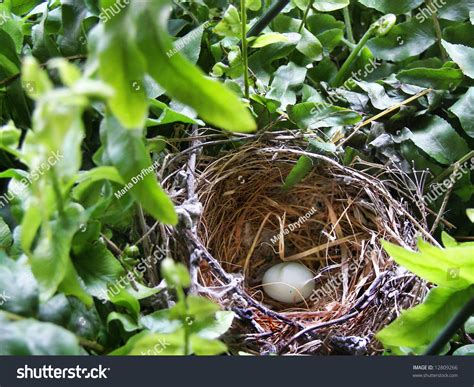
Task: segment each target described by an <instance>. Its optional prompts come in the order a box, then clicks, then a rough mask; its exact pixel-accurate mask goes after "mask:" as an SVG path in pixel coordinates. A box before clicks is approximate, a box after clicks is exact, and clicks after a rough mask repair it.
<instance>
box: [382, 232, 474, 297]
mask: <svg viewBox="0 0 474 387" xmlns="http://www.w3.org/2000/svg"><path fill="white" fill-rule="evenodd" d="M382 244H383V247H384V248H385V250H386V251H387V253H388V254H389V255H390V256H391V257H392V258H393V259H394V260H395V262H397V263H398V264H399V265H401V266H403V267H406V268H407V269H408V270H410V271H411V272H413V273H415V274H417V275H418V276H420V277H422V278H423V279H426V280H428V281H430V282H433V283H435V284H437V285H440V286H444V287H448V288H452V289H464V288H467V287H468V286H470V285H472V284H474V260H473V259H472V257H473V256H474V246H469V245H460V246H456V247H448V248H445V249H440V248H436V247H433V246H430V245H428V244H427V243H426V242H422V241H421V240H420V241H419V242H418V246H419V249H420V252H417V253H415V252H413V251H410V250H407V249H404V248H403V247H400V246H396V245H394V244H391V243H388V242H385V241H383V242H382Z"/></svg>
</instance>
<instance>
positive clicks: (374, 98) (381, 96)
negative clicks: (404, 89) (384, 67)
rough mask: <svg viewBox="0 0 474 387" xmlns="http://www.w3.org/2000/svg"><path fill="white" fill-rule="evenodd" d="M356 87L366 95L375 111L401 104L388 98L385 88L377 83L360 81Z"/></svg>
mask: <svg viewBox="0 0 474 387" xmlns="http://www.w3.org/2000/svg"><path fill="white" fill-rule="evenodd" d="M357 85H358V86H359V87H360V88H361V89H362V90H364V91H365V92H367V93H368V95H369V98H370V101H371V102H372V105H373V106H374V107H375V108H376V109H379V110H385V109H388V108H389V107H391V106H394V105H396V104H397V103H398V102H401V101H400V100H397V99H394V98H391V97H389V96H388V94H387V93H386V91H385V88H384V87H383V86H382V85H379V84H378V83H371V82H364V81H360V82H357Z"/></svg>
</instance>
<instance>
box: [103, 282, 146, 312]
mask: <svg viewBox="0 0 474 387" xmlns="http://www.w3.org/2000/svg"><path fill="white" fill-rule="evenodd" d="M123 278H125V277H123ZM107 297H108V298H109V300H110V301H111V302H112V303H113V304H114V305H117V306H120V307H122V308H125V309H127V310H128V312H129V313H130V315H131V316H132V317H133V319H134V320H138V316H139V315H140V303H139V302H138V299H137V298H135V297H134V296H132V295H131V294H130V293H129V292H127V290H125V288H124V286H123V285H122V283H118V282H114V283H112V284H111V285H110V286H109V289H108V291H107ZM102 302H103V300H102Z"/></svg>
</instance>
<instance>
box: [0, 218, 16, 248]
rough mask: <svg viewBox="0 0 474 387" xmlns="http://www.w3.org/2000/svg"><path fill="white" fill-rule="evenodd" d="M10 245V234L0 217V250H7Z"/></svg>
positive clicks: (11, 241)
mask: <svg viewBox="0 0 474 387" xmlns="http://www.w3.org/2000/svg"><path fill="white" fill-rule="evenodd" d="M12 243H13V238H12V232H11V231H10V228H9V227H8V225H7V224H6V223H5V221H4V220H3V218H1V217H0V249H2V250H8V249H9V248H10V246H11V245H12Z"/></svg>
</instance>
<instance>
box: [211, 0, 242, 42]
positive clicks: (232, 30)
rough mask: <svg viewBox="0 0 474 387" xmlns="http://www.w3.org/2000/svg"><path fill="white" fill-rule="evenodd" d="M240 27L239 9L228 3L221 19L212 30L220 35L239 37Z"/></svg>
mask: <svg viewBox="0 0 474 387" xmlns="http://www.w3.org/2000/svg"><path fill="white" fill-rule="evenodd" d="M240 29H241V27H240V15H239V11H238V10H237V8H235V7H234V6H233V5H229V8H227V10H226V11H225V13H224V16H223V17H222V20H221V21H220V22H219V23H217V25H216V26H215V27H214V32H215V33H216V34H217V35H220V36H225V37H232V38H239V39H240V35H241V31H240Z"/></svg>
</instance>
